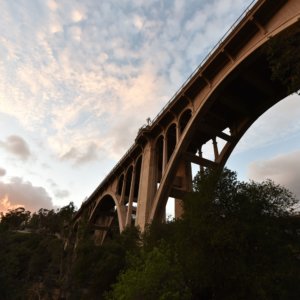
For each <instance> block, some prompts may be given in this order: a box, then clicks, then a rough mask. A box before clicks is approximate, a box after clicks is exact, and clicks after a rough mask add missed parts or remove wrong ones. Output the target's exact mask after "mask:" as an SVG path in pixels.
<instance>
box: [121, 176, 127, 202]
mask: <svg viewBox="0 0 300 300" xmlns="http://www.w3.org/2000/svg"><path fill="white" fill-rule="evenodd" d="M126 179H127V173H125V174H124V177H123V183H122V191H121V199H120V205H123V204H124V202H125V190H126Z"/></svg>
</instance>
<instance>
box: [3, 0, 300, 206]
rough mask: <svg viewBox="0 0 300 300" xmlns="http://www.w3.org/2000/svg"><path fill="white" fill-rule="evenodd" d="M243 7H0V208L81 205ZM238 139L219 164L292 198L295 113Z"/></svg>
mask: <svg viewBox="0 0 300 300" xmlns="http://www.w3.org/2000/svg"><path fill="white" fill-rule="evenodd" d="M250 2H251V0H174V1H171V0H149V1H142V0H122V1H121V0H119V1H114V0H110V1H106V0H103V1H99V0H85V1H77V0H72V1H71V0H59V1H55V0H49V1H47V0H30V1H28V0H14V1H10V0H2V1H1V2H0V11H1V19H0V128H1V130H0V211H5V210H7V209H8V208H16V207H18V206H25V207H26V209H29V210H31V211H36V210H38V209H39V208H41V207H43V208H49V209H51V208H57V207H61V206H63V205H67V204H68V203H69V202H70V201H73V202H74V203H75V205H76V206H77V207H79V206H80V204H81V203H82V201H83V200H84V199H85V198H86V197H88V196H89V195H90V194H91V193H92V192H93V191H94V189H95V188H96V187H97V186H98V184H99V183H100V182H101V181H102V179H103V178H104V177H105V175H106V174H107V173H109V171H110V170H111V169H112V168H113V166H114V165H115V164H116V163H117V161H118V160H119V159H120V158H121V157H122V155H123V154H124V153H125V152H126V150H127V149H128V148H129V147H130V146H131V144H133V142H134V138H135V136H136V134H137V132H138V129H139V128H140V127H141V126H142V125H143V124H144V123H146V119H147V118H148V117H150V118H151V119H153V118H154V117H155V116H156V115H157V114H158V113H159V111H160V110H161V108H162V107H163V106H164V105H165V104H166V103H167V101H168V100H169V99H171V97H172V96H173V94H174V93H175V92H176V91H177V90H178V89H179V88H180V86H181V85H182V84H183V83H184V82H185V80H186V79H187V78H188V76H189V75H190V74H191V73H192V72H193V71H194V69H195V68H196V67H197V66H198V65H199V64H200V62H201V61H202V59H203V58H204V57H205V56H206V54H207V53H208V52H209V51H210V49H211V48H212V47H213V46H214V45H215V44H216V43H217V42H218V40H219V39H220V38H221V37H222V35H223V34H224V33H225V32H226V31H227V30H228V29H229V28H230V26H231V25H232V24H233V23H234V21H235V20H236V19H237V18H238V16H239V15H240V14H241V13H242V12H243V11H244V9H245V8H246V7H247V6H248V5H249V4H250ZM299 101H300V99H299V96H295V95H294V96H290V97H288V98H287V99H285V100H283V101H282V102H281V103H279V104H278V105H276V106H275V107H273V108H272V109H270V110H269V111H268V112H267V113H265V114H264V115H263V116H262V117H261V118H260V119H259V120H258V121H257V122H256V123H255V124H254V125H253V126H252V127H251V128H250V129H249V131H248V132H247V133H246V135H245V136H244V137H243V139H242V140H241V142H240V143H239V144H238V146H237V147H236V149H235V151H234V152H233V155H232V156H231V158H230V159H229V162H228V166H229V167H230V168H231V169H233V170H236V171H237V172H238V174H239V176H240V178H241V179H242V180H247V179H253V180H264V179H265V178H271V179H273V180H275V181H276V182H278V183H281V184H284V185H286V186H287V187H288V188H290V189H291V190H292V191H293V192H294V193H295V194H296V195H298V196H299V198H300V185H299V184H298V178H300V130H299V129H300V104H299Z"/></svg>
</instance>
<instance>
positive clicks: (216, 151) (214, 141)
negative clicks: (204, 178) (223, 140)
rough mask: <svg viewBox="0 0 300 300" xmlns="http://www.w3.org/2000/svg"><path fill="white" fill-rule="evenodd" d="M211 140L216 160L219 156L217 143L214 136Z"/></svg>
mask: <svg viewBox="0 0 300 300" xmlns="http://www.w3.org/2000/svg"><path fill="white" fill-rule="evenodd" d="M212 141H213V146H214V155H215V161H216V160H217V159H218V157H219V149H218V143H217V141H216V138H214V139H213V140H212Z"/></svg>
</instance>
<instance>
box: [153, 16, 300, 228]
mask: <svg viewBox="0 0 300 300" xmlns="http://www.w3.org/2000/svg"><path fill="white" fill-rule="evenodd" d="M297 22H299V21H298V18H297V17H294V18H293V19H292V20H289V22H286V21H285V22H283V23H282V24H277V25H278V26H277V27H276V28H274V29H273V30H272V31H271V32H270V33H269V36H272V35H274V36H278V35H279V34H280V33H281V32H283V31H284V30H285V29H287V28H288V29H290V28H291V27H292V25H293V24H297ZM269 36H268V35H265V34H264V35H261V36H260V40H259V41H258V42H256V43H255V44H254V45H252V46H251V48H249V49H248V51H245V52H244V53H243V55H240V56H239V57H236V58H235V59H233V60H232V61H230V62H228V67H227V69H226V71H225V72H224V74H222V76H219V77H218V78H217V79H215V80H214V81H212V82H209V86H208V88H207V89H206V94H205V95H204V96H203V97H202V99H201V103H199V106H198V108H197V109H196V110H195V113H194V114H193V115H192V117H191V119H190V122H188V123H187V124H186V128H185V130H184V131H183V132H182V134H181V136H180V139H179V141H178V143H177V145H176V152H175V153H174V154H173V155H172V156H171V157H170V160H169V162H168V164H167V167H166V170H165V172H164V175H163V177H162V180H161V184H160V187H159V189H158V191H157V193H156V195H155V198H154V201H153V206H152V209H151V212H150V215H149V220H148V223H150V222H151V221H152V220H153V219H161V217H162V215H163V213H164V207H165V205H166V202H167V199H168V196H169V194H170V191H171V188H172V178H174V176H175V174H176V169H177V168H178V165H179V163H180V161H181V159H182V157H185V159H187V160H189V161H190V162H197V163H198V164H199V165H202V166H203V165H204V166H205V167H216V168H221V167H223V166H224V165H225V163H226V161H227V159H228V158H229V156H230V154H231V153H232V151H233V149H234V148H235V146H236V145H237V143H238V142H239V140H240V139H241V137H242V136H243V135H244V134H245V132H246V131H247V130H248V128H249V127H250V126H251V125H252V124H253V123H254V122H255V121H256V120H257V118H259V117H260V116H261V115H262V114H263V113H264V112H265V111H266V110H268V109H269V108H271V107H272V106H273V105H275V104H276V103H278V102H279V101H280V100H282V99H283V98H285V97H286V96H288V94H287V91H286V87H285V86H283V85H282V83H280V82H279V81H272V80H271V77H272V76H271V72H270V68H269V62H268V60H267V57H266V51H265V49H264V46H265V45H266V44H267V42H268V40H269ZM274 38H275V37H274ZM225 51H226V49H225ZM206 79H207V78H206ZM245 91H246V92H245ZM226 128H230V132H231V134H230V135H228V134H224V132H223V130H224V129H226ZM218 136H219V137H221V138H223V139H224V140H225V141H226V143H225V146H224V147H223V149H222V151H221V152H220V153H219V154H218V155H217V157H216V158H215V160H214V161H209V160H204V159H202V158H200V157H196V156H195V155H190V154H189V153H187V150H188V149H189V147H190V145H191V141H196V142H197V144H196V145H194V146H196V147H197V148H199V149H201V147H202V145H204V144H205V143H206V142H207V141H209V140H212V141H213V142H214V141H215V140H216V137H218Z"/></svg>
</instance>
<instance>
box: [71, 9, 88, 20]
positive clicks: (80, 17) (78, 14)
mask: <svg viewBox="0 0 300 300" xmlns="http://www.w3.org/2000/svg"><path fill="white" fill-rule="evenodd" d="M84 18H85V15H84V13H83V12H81V11H79V10H73V11H72V20H73V22H75V23H77V22H80V21H82V20H83V19H84Z"/></svg>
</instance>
